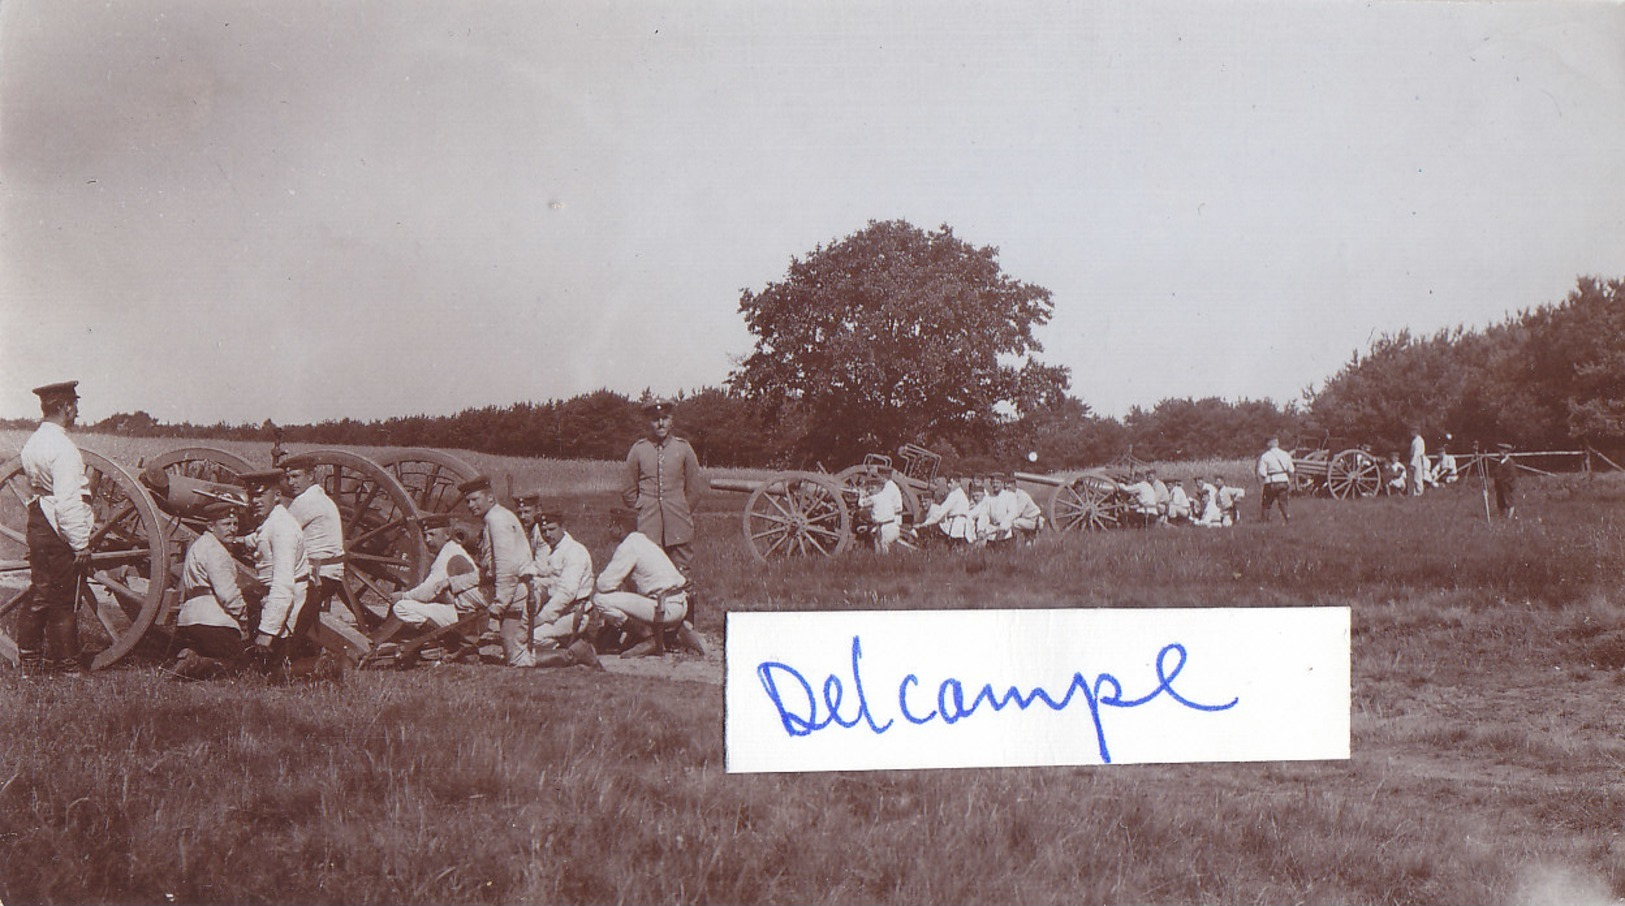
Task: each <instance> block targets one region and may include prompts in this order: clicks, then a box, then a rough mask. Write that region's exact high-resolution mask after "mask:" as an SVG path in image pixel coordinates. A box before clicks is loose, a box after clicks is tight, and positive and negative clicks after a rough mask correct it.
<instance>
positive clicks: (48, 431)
mask: <svg viewBox="0 0 1625 906" xmlns="http://www.w3.org/2000/svg"><path fill="white" fill-rule="evenodd" d="M22 461H23V472H24V473H25V474H27V475H28V484H29V487H30V488H32V490H33V492H34V500H38V501H39V507H40V511H41V512H43V513H44V514H45V518H46V519H47V520H49V521H50V523H51V528H53V529H56V533H57V534H58V535H60V536H61V538H62V540H63V541H66V542H67V543H68V546H69V547H71V548H73V549H74V550H76V551H82V550H85V549H86V548H88V547H90V535H91V530H92V529H93V528H94V527H95V524H96V514H95V513H94V512H93V511H92V510H91V509H90V504H88V503H86V502H85V497H87V496H88V495H89V490H90V489H89V487H88V486H87V485H86V483H85V458H84V457H83V456H82V455H80V453H79V448H78V447H77V446H75V445H74V443H73V441H72V440H70V439H69V438H68V432H67V431H66V430H64V429H63V427H62V426H61V425H59V424H57V423H56V422H40V426H39V429H38V430H36V431H35V432H34V433H33V435H32V436H30V437H29V438H28V442H27V443H25V444H23V452H22ZM29 502H30V503H32V502H33V500H30V501H29Z"/></svg>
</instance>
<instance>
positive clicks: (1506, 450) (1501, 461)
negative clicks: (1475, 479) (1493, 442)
mask: <svg viewBox="0 0 1625 906" xmlns="http://www.w3.org/2000/svg"><path fill="white" fill-rule="evenodd" d="M1497 446H1498V447H1499V448H1500V450H1501V453H1500V455H1499V456H1497V457H1496V459H1495V465H1494V466H1492V467H1491V468H1490V479H1491V480H1492V481H1494V482H1495V508H1496V510H1497V511H1499V512H1500V514H1501V515H1502V516H1503V517H1505V518H1507V519H1516V518H1518V499H1517V494H1518V464H1517V463H1516V462H1514V461H1513V460H1512V445H1511V444H1497Z"/></svg>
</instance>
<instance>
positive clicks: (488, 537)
mask: <svg viewBox="0 0 1625 906" xmlns="http://www.w3.org/2000/svg"><path fill="white" fill-rule="evenodd" d="M457 490H458V491H460V492H461V493H462V495H463V504H464V505H465V506H467V507H468V511H469V512H471V513H473V514H474V515H475V516H477V517H479V518H480V519H481V520H483V522H484V524H485V528H484V530H483V531H482V532H481V534H480V563H479V566H480V590H481V591H482V593H483V594H484V595H485V600H486V602H487V607H488V608H489V610H490V612H491V616H492V617H495V618H496V619H497V620H498V621H499V622H500V624H501V628H502V654H503V657H504V658H506V660H507V662H508V666H510V667H531V666H534V665H535V658H534V657H533V656H532V653H531V648H530V621H531V616H532V613H531V610H530V591H531V589H530V584H531V581H530V580H531V577H532V576H533V575H534V574H535V572H536V564H535V560H534V557H533V555H532V554H531V549H530V542H529V541H527V540H525V529H524V527H523V526H521V525H520V524H519V517H518V516H515V515H514V514H513V513H512V512H510V511H509V510H508V508H507V507H504V506H502V505H500V504H498V503H497V498H496V495H495V494H493V493H491V479H490V477H488V476H485V475H479V476H476V477H474V478H471V479H469V480H468V481H465V482H463V483H462V484H460V485H458V486H457Z"/></svg>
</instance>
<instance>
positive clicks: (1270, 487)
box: [1260, 481, 1292, 522]
mask: <svg viewBox="0 0 1625 906" xmlns="http://www.w3.org/2000/svg"><path fill="white" fill-rule="evenodd" d="M1291 498H1292V483H1291V482H1288V481H1278V482H1273V483H1270V484H1266V485H1264V504H1263V506H1262V507H1261V509H1260V519H1261V520H1262V521H1264V522H1268V521H1270V504H1275V505H1276V506H1278V507H1280V509H1281V520H1282V521H1283V522H1291V521H1292V514H1290V513H1288V512H1287V509H1286V503H1287V501H1288V500H1290V499H1291Z"/></svg>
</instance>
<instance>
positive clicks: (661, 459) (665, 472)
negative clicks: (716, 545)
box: [621, 398, 705, 576]
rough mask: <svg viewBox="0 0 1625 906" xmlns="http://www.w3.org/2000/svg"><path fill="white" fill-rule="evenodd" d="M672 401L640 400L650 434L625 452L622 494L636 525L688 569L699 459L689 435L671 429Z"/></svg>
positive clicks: (701, 485)
mask: <svg viewBox="0 0 1625 906" xmlns="http://www.w3.org/2000/svg"><path fill="white" fill-rule="evenodd" d="M671 410H672V403H671V401H670V400H665V399H658V398H656V399H651V400H649V401H647V402H645V403H644V404H643V412H644V414H645V415H647V416H648V418H649V435H648V436H647V437H643V438H639V439H638V441H637V443H634V444H633V445H632V449H631V450H630V451H628V452H627V454H626V480H625V483H624V484H623V486H622V491H621V500H622V502H623V503H625V504H626V505H627V506H628V507H631V508H632V509H635V510H637V511H638V531H640V532H642V533H643V535H644V536H645V537H647V538H649V539H650V540H652V541H654V542H655V543H656V544H659V545H660V548H661V550H663V551H665V552H666V555H667V556H668V557H670V558H671V561H672V563H674V564H676V566H677V568H678V569H680V570H682V572H683V575H684V576H688V575H689V574H690V566H691V565H692V563H693V560H694V549H693V543H692V542H693V540H694V509H693V508H694V504H695V503H697V502H699V499H700V494H701V493H702V492H703V491H704V489H705V482H704V480H703V479H702V478H701V477H700V461H699V459H698V458H696V457H695V456H694V448H693V447H690V446H689V445H688V441H686V440H683V439H682V438H680V437H676V436H674V435H673V434H672V433H671Z"/></svg>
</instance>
